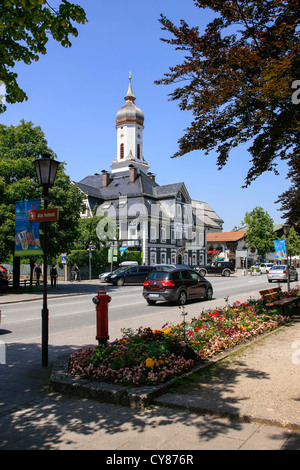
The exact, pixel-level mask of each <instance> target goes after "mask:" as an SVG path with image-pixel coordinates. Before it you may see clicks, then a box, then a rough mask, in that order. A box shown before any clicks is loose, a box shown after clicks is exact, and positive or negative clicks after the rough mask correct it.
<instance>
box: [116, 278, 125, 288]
mask: <svg viewBox="0 0 300 470" xmlns="http://www.w3.org/2000/svg"><path fill="white" fill-rule="evenodd" d="M124 282H125V281H124V278H123V277H120V279H118V280H117V286H124Z"/></svg>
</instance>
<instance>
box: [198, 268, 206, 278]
mask: <svg viewBox="0 0 300 470" xmlns="http://www.w3.org/2000/svg"><path fill="white" fill-rule="evenodd" d="M199 274H200V276H202V277H205V276H206V271H205V269H200V271H199Z"/></svg>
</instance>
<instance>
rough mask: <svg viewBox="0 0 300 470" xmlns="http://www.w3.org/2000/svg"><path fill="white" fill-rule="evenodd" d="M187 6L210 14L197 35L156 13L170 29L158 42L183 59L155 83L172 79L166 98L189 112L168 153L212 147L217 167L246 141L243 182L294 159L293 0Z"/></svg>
mask: <svg viewBox="0 0 300 470" xmlns="http://www.w3.org/2000/svg"><path fill="white" fill-rule="evenodd" d="M194 3H195V5H196V7H198V8H200V9H210V10H211V11H212V12H213V13H214V14H215V19H214V20H213V21H211V22H210V23H209V24H208V25H207V27H206V29H205V31H204V32H203V33H201V32H200V31H199V28H198V27H189V25H188V24H187V23H186V22H185V21H184V20H181V24H180V26H175V25H174V24H173V23H172V22H171V21H170V20H168V19H167V18H166V17H165V16H163V15H162V16H161V18H160V22H161V24H162V26H163V30H166V31H168V32H170V33H171V39H166V38H164V39H162V40H163V41H165V42H167V43H168V44H171V45H173V46H175V47H176V49H177V50H180V51H183V53H184V59H183V61H182V63H181V64H179V65H176V66H174V67H170V68H169V72H168V73H166V74H165V75H164V78H163V79H161V80H158V81H156V83H157V84H164V85H169V84H175V85H176V84H179V86H177V87H176V88H175V89H174V91H173V92H172V93H171V94H170V99H171V100H177V101H179V108H180V109H181V110H189V111H191V112H192V113H193V115H194V120H193V122H192V123H191V125H190V126H189V127H188V128H187V130H186V133H185V135H184V136H183V137H181V138H180V139H179V141H178V143H179V150H178V152H177V153H176V154H175V155H174V156H175V157H176V156H183V155H185V154H187V153H188V152H191V151H193V150H202V151H203V152H204V153H206V154H207V153H209V152H210V151H212V150H214V151H216V153H217V164H218V168H219V169H220V168H222V167H223V166H224V165H225V164H226V163H227V160H228V158H229V154H230V151H231V150H232V149H233V148H235V147H237V146H238V145H240V144H245V143H248V144H249V145H250V147H249V148H248V151H249V153H250V155H251V160H250V163H251V167H250V169H249V171H248V174H247V176H246V178H245V185H244V187H247V186H248V185H249V184H251V182H252V181H254V180H255V179H256V178H257V177H258V176H259V175H261V174H262V173H263V172H265V171H274V172H275V173H276V172H277V168H276V166H277V162H278V160H279V159H283V160H288V159H290V158H291V157H292V156H293V155H297V156H298V159H299V153H300V152H299V149H300V138H299V125H300V105H299V104H298V105H297V104H294V103H293V101H292V94H293V89H292V85H293V83H294V81H295V80H296V79H297V78H299V70H300V54H299V52H300V43H299V36H300V32H299V1H298V0H269V1H265V0H194ZM297 175H298V177H299V164H298V173H297ZM298 219H299V202H298Z"/></svg>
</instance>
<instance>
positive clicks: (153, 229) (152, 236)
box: [150, 224, 156, 242]
mask: <svg viewBox="0 0 300 470" xmlns="http://www.w3.org/2000/svg"><path fill="white" fill-rule="evenodd" d="M150 241H151V242H155V241H156V224H151V228H150Z"/></svg>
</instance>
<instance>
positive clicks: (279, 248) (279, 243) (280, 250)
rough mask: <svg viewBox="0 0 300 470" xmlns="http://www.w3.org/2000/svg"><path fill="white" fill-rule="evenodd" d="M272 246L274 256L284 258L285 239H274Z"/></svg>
mask: <svg viewBox="0 0 300 470" xmlns="http://www.w3.org/2000/svg"><path fill="white" fill-rule="evenodd" d="M274 247H275V253H276V258H279V259H282V258H286V247H285V240H284V239H282V240H274Z"/></svg>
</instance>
